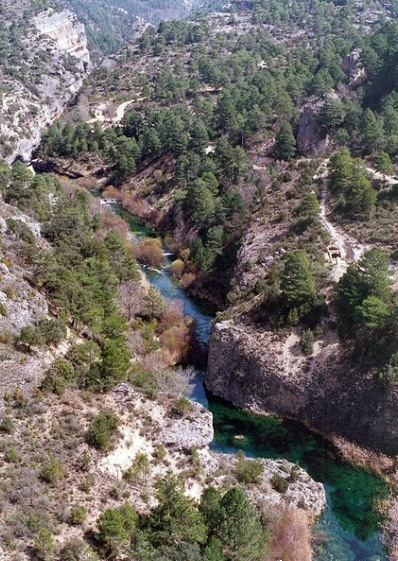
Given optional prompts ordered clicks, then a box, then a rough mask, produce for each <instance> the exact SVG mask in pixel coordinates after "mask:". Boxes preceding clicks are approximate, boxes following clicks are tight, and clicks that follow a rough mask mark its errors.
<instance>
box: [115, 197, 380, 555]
mask: <svg viewBox="0 0 398 561" xmlns="http://www.w3.org/2000/svg"><path fill="white" fill-rule="evenodd" d="M114 210H115V211H116V212H117V213H118V214H121V215H122V216H123V218H125V219H126V220H127V221H128V222H129V224H130V228H131V231H132V233H133V234H134V235H135V236H136V237H137V238H139V237H142V236H148V235H149V236H154V235H155V233H154V232H153V231H152V230H149V229H148V228H146V227H144V226H143V225H142V224H141V223H139V222H138V221H136V219H135V218H134V217H132V216H131V215H129V214H128V213H126V212H124V211H121V209H120V208H118V207H115V208H114ZM169 263H170V260H169V257H168V255H167V253H165V261H164V264H163V266H162V267H161V268H159V269H150V268H144V272H145V274H146V276H147V278H148V280H149V282H150V283H151V284H152V285H153V286H155V287H156V288H157V289H158V290H159V291H160V292H161V294H162V295H163V296H164V297H165V298H167V299H179V300H181V301H182V302H183V305H184V312H185V314H187V315H189V316H191V317H192V318H193V319H194V320H195V331H196V336H197V339H198V340H199V342H200V343H202V344H203V345H206V344H207V343H208V341H209V338H210V331H211V321H212V319H213V317H212V315H211V314H210V313H209V312H208V311H207V310H206V309H205V308H204V307H202V306H201V305H200V304H199V303H197V302H195V301H194V300H192V298H190V297H189V296H188V295H187V293H186V292H185V291H184V290H183V289H182V288H181V287H179V286H178V285H177V284H176V283H175V282H174V281H173V280H172V278H171V277H170V276H169V274H168V272H167V265H168V264H169ZM204 375H205V373H204V372H203V371H200V370H198V371H197V376H196V383H195V388H194V392H193V396H192V397H193V398H194V399H195V400H197V401H199V402H200V403H202V404H203V405H204V406H206V407H207V408H208V409H209V410H210V411H211V412H212V414H213V417H214V429H215V437H214V441H213V444H212V448H213V449H214V450H216V451H219V452H225V453H234V452H237V451H238V450H243V451H244V452H245V454H246V455H247V456H251V457H261V458H286V459H287V460H290V461H292V462H297V463H299V464H300V465H301V466H302V467H303V468H305V469H306V470H307V471H308V473H309V474H310V475H311V476H312V477H313V478H314V479H315V480H316V481H321V482H322V483H323V485H324V486H325V489H326V494H327V508H326V510H325V512H324V514H323V515H322V517H321V518H320V520H319V521H318V522H317V525H316V527H315V530H314V534H315V542H316V543H317V544H318V545H316V558H315V559H316V561H386V557H385V555H384V553H383V548H382V545H381V539H380V531H379V525H380V522H381V518H380V515H379V513H378V511H377V504H378V502H379V501H380V500H382V499H384V498H385V497H386V496H387V495H388V492H389V489H388V486H387V485H386V484H385V483H384V482H383V481H382V480H381V479H380V478H379V477H377V476H376V475H374V474H373V473H371V472H370V471H367V470H364V469H359V468H355V467H353V466H351V465H350V464H348V463H346V462H343V461H341V460H340V459H339V457H338V455H337V453H336V451H335V450H334V448H333V447H332V446H331V445H330V444H329V443H328V442H327V441H326V440H325V439H323V438H322V437H320V436H318V435H315V434H314V433H312V432H310V431H308V430H307V429H306V428H305V427H303V426H302V425H301V424H299V423H295V422H292V421H287V420H284V419H279V418H275V417H258V416H256V415H252V414H249V413H245V412H243V411H240V410H238V409H236V408H234V407H232V406H231V405H229V404H228V403H225V402H223V401H221V400H219V399H216V398H214V397H213V396H211V395H209V394H207V393H206V391H205V389H204V386H203V380H204ZM236 435H243V436H244V439H243V440H241V439H239V440H237V439H235V437H236Z"/></svg>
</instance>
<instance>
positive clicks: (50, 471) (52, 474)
mask: <svg viewBox="0 0 398 561" xmlns="http://www.w3.org/2000/svg"><path fill="white" fill-rule="evenodd" d="M63 477H64V470H63V468H62V465H61V463H60V462H59V461H58V460H56V459H55V458H52V459H51V460H50V461H49V462H48V464H47V465H45V466H44V467H43V468H42V470H41V472H40V479H41V480H42V481H44V482H45V483H50V484H51V485H55V484H56V483H58V481H60V480H61V479H62V478H63Z"/></svg>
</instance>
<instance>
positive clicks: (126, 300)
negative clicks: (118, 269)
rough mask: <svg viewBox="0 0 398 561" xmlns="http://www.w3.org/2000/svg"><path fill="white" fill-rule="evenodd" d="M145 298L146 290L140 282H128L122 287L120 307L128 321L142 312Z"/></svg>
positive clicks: (120, 289) (120, 290)
mask: <svg viewBox="0 0 398 561" xmlns="http://www.w3.org/2000/svg"><path fill="white" fill-rule="evenodd" d="M144 296H145V290H144V288H143V287H142V285H141V284H140V282H138V281H135V280H128V281H126V282H123V283H122V284H121V285H120V288H119V306H120V309H121V312H122V314H123V315H124V317H125V318H126V319H127V320H128V321H130V320H131V319H133V318H134V317H135V316H136V315H137V314H138V313H139V312H140V311H141V308H142V300H143V298H144Z"/></svg>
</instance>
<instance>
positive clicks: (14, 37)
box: [0, 6, 90, 162]
mask: <svg viewBox="0 0 398 561" xmlns="http://www.w3.org/2000/svg"><path fill="white" fill-rule="evenodd" d="M19 14H20V15H19V17H18V6H15V11H14V12H12V13H7V12H5V13H4V12H3V13H2V15H1V16H0V18H1V23H2V25H3V30H4V31H5V35H6V36H5V38H4V39H3V40H4V41H5V42H6V43H7V46H6V49H5V51H2V57H3V58H2V60H1V76H2V86H3V92H2V96H1V100H0V135H1V143H0V157H2V158H5V159H6V161H8V162H12V161H13V160H14V159H15V158H16V157H22V158H23V159H27V160H28V159H29V158H30V156H31V152H32V149H33V148H35V147H36V146H37V145H38V143H39V141H40V135H41V131H42V130H43V128H44V127H45V126H46V125H48V124H49V123H51V122H52V121H53V120H54V119H55V118H56V117H58V116H59V115H60V114H61V113H62V110H63V108H64V107H65V105H66V104H67V103H68V102H69V101H70V99H71V98H72V97H73V95H75V94H76V93H77V92H78V91H79V89H80V88H81V86H82V83H83V79H84V77H85V76H86V73H87V71H88V69H89V65H90V55H89V52H88V48H87V38H86V35H85V31H84V26H83V25H82V24H81V23H79V22H78V21H77V18H76V16H75V15H74V14H73V13H72V12H70V11H68V10H61V11H59V10H56V9H55V8H53V7H50V8H49V9H47V10H45V11H39V12H38V13H37V12H34V15H32V14H31V12H28V13H24V17H22V13H21V12H19Z"/></svg>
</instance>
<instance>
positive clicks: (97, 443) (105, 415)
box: [86, 409, 120, 451]
mask: <svg viewBox="0 0 398 561" xmlns="http://www.w3.org/2000/svg"><path fill="white" fill-rule="evenodd" d="M119 424H120V420H119V417H118V416H117V415H115V413H113V411H110V410H109V409H105V410H104V411H102V412H101V413H99V414H98V415H97V416H96V417H95V418H94V419H93V420H92V421H91V424H90V427H89V429H88V432H87V437H86V438H87V442H88V443H89V444H90V445H91V446H94V448H97V450H103V451H104V450H110V449H111V448H112V445H113V440H114V438H115V436H116V435H117V434H118V430H117V429H118V426H119Z"/></svg>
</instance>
